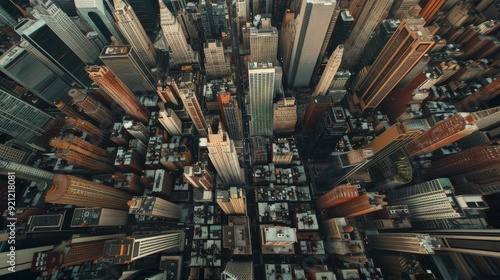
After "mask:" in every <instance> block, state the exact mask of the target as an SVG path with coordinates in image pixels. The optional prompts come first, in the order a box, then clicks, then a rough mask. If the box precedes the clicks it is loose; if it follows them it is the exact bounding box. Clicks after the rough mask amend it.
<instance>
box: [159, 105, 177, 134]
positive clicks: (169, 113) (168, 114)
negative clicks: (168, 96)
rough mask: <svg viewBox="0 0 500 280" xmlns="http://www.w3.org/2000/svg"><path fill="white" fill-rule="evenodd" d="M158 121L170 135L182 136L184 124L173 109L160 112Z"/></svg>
mask: <svg viewBox="0 0 500 280" xmlns="http://www.w3.org/2000/svg"><path fill="white" fill-rule="evenodd" d="M158 120H159V121H160V123H161V125H162V126H163V127H164V128H165V129H166V130H167V132H168V133H169V134H170V135H172V136H180V135H182V122H181V120H180V119H179V117H177V114H176V113H175V112H174V110H172V109H171V108H167V109H163V110H160V111H159V112H158Z"/></svg>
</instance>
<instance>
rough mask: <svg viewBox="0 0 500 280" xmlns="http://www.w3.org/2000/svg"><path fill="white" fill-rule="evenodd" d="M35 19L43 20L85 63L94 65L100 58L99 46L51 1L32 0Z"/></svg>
mask: <svg viewBox="0 0 500 280" xmlns="http://www.w3.org/2000/svg"><path fill="white" fill-rule="evenodd" d="M31 5H32V6H33V8H34V9H36V10H37V12H38V13H36V15H35V17H37V18H40V19H43V20H44V21H45V22H46V23H47V25H48V26H49V27H50V29H52V31H54V33H56V34H57V36H58V37H59V38H60V39H61V40H62V41H63V42H64V43H65V44H67V45H68V46H69V47H70V48H71V50H72V51H73V52H75V54H76V55H77V56H78V57H79V58H80V59H81V60H82V61H83V62H85V63H87V64H93V63H95V62H96V61H97V58H98V56H99V49H98V48H97V46H95V45H93V44H92V43H90V41H89V40H88V39H87V38H86V37H85V35H83V33H82V32H81V31H80V29H79V28H78V27H77V26H76V24H75V23H74V22H73V21H72V20H71V18H70V17H69V16H68V15H67V14H66V13H65V12H63V11H62V10H61V9H60V8H59V7H58V6H57V5H56V4H54V3H53V2H52V1H50V0H32V1H31Z"/></svg>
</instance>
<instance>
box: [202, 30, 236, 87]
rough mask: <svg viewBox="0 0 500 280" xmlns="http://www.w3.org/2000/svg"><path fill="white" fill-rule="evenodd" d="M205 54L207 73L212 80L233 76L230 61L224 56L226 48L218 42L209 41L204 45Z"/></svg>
mask: <svg viewBox="0 0 500 280" xmlns="http://www.w3.org/2000/svg"><path fill="white" fill-rule="evenodd" d="M203 49H204V54H205V71H206V73H207V77H208V78H210V79H216V78H221V77H224V76H228V75H230V74H231V66H230V65H229V59H228V58H227V57H226V55H225V54H224V46H222V43H221V42H220V41H217V40H213V39H208V40H207V42H206V43H204V44H203Z"/></svg>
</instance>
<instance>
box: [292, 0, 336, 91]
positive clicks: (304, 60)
mask: <svg viewBox="0 0 500 280" xmlns="http://www.w3.org/2000/svg"><path fill="white" fill-rule="evenodd" d="M301 2H302V3H301V5H300V11H296V12H298V13H297V15H296V17H295V21H296V23H295V24H296V33H295V39H294V43H293V48H292V52H291V55H290V58H289V59H290V62H289V63H286V64H287V65H290V66H289V69H285V71H287V70H288V81H287V82H288V85H289V86H291V87H295V88H301V87H307V86H308V85H309V82H310V80H311V76H312V74H313V72H314V69H315V67H316V63H317V60H318V57H319V56H320V52H321V49H322V47H323V44H324V41H325V39H324V38H325V37H326V35H327V32H328V29H329V26H330V23H331V20H332V17H333V15H334V11H335V8H336V5H337V2H336V1H335V0H320V1H312V0H303V1H301ZM332 31H333V30H332ZM325 50H326V48H325Z"/></svg>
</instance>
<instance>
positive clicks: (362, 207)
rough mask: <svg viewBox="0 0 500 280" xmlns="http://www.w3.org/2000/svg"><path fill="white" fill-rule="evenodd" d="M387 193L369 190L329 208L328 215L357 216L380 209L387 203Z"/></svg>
mask: <svg viewBox="0 0 500 280" xmlns="http://www.w3.org/2000/svg"><path fill="white" fill-rule="evenodd" d="M384 198H385V195H379V194H378V193H377V192H367V193H365V194H362V195H360V196H357V197H355V198H353V199H350V200H348V201H347V202H344V203H342V204H340V205H337V206H335V207H333V208H330V209H328V212H327V214H326V215H327V216H328V217H357V216H359V215H364V214H367V213H372V212H375V211H380V210H382V209H383V206H385V205H387V202H385V201H384Z"/></svg>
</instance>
